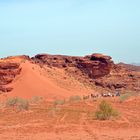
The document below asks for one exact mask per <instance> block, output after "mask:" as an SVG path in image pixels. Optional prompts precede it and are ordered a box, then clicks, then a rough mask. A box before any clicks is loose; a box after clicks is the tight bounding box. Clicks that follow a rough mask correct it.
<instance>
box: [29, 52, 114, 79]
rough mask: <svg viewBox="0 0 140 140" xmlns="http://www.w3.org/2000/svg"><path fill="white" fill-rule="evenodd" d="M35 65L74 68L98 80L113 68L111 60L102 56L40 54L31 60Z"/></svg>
mask: <svg viewBox="0 0 140 140" xmlns="http://www.w3.org/2000/svg"><path fill="white" fill-rule="evenodd" d="M32 59H33V60H34V61H35V62H36V63H40V64H45V65H48V66H51V67H58V68H66V67H76V68H78V69H80V70H81V71H83V72H84V73H86V74H88V76H89V77H90V78H95V79H96V78H99V77H103V76H105V75H108V74H109V73H110V71H111V68H112V66H113V61H112V60H111V59H112V58H111V57H109V56H105V55H102V54H92V55H89V56H85V57H71V56H62V55H48V54H41V55H36V56H35V57H34V58H32Z"/></svg>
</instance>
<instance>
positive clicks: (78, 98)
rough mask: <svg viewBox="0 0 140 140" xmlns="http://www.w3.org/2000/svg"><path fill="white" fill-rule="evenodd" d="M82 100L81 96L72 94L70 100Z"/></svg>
mask: <svg viewBox="0 0 140 140" xmlns="http://www.w3.org/2000/svg"><path fill="white" fill-rule="evenodd" d="M80 100H81V97H80V96H71V97H70V99H69V101H70V102H78V101H80Z"/></svg>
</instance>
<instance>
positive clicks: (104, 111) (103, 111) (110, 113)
mask: <svg viewBox="0 0 140 140" xmlns="http://www.w3.org/2000/svg"><path fill="white" fill-rule="evenodd" d="M115 116H118V112H117V111H116V110H114V109H113V108H112V106H111V105H110V104H109V103H107V102H106V101H102V102H101V103H100V105H99V110H98V111H96V113H95V117H96V119H98V120H109V119H110V118H111V117H115Z"/></svg>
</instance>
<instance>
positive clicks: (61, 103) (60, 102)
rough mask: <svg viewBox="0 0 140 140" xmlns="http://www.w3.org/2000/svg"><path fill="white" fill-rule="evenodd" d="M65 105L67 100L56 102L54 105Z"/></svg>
mask: <svg viewBox="0 0 140 140" xmlns="http://www.w3.org/2000/svg"><path fill="white" fill-rule="evenodd" d="M63 104H65V100H55V101H54V105H63Z"/></svg>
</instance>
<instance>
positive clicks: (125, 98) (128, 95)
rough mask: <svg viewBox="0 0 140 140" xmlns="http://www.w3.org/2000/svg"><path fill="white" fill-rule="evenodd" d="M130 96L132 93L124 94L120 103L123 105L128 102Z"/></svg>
mask: <svg viewBox="0 0 140 140" xmlns="http://www.w3.org/2000/svg"><path fill="white" fill-rule="evenodd" d="M130 96H131V94H130V93H126V94H122V95H121V96H120V102H121V103H122V102H124V101H125V100H127V99H128V98H129V97H130Z"/></svg>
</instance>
